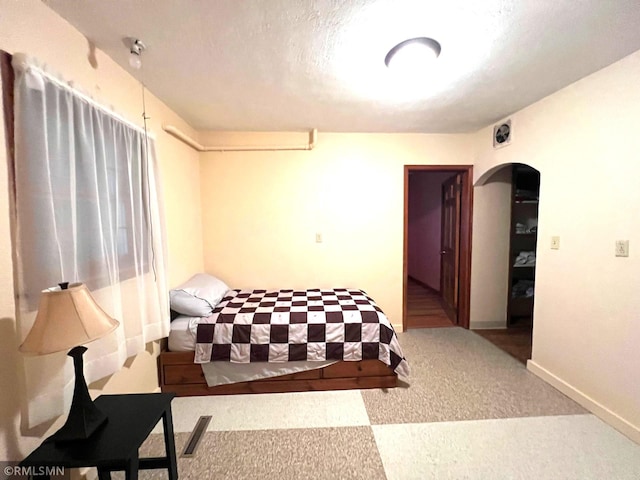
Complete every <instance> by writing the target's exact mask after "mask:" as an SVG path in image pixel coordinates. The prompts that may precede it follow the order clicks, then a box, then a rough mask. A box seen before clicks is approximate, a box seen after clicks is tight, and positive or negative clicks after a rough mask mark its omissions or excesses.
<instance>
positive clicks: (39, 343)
mask: <svg viewBox="0 0 640 480" xmlns="http://www.w3.org/2000/svg"><path fill="white" fill-rule="evenodd" d="M118 325H119V322H118V321H117V320H115V319H113V318H111V317H110V316H109V315H107V314H106V313H105V312H104V310H102V309H101V308H100V306H99V305H98V304H97V303H96V302H95V300H94V299H93V297H92V296H91V293H89V290H88V289H87V287H86V286H85V285H84V284H83V283H72V284H70V285H69V288H67V289H61V288H60V287H53V288H48V289H46V290H43V291H42V294H41V295H40V304H39V306H38V314H37V316H36V321H35V322H34V324H33V327H31V330H30V331H29V334H28V335H27V338H26V339H25V340H24V342H23V344H22V345H20V351H21V352H24V353H30V354H34V355H46V354H47V353H54V352H60V351H63V350H68V349H70V348H73V347H77V346H79V345H84V344H85V343H89V342H91V341H93V340H96V339H98V338H100V337H102V336H104V335H106V334H108V333H110V332H112V331H114V330H115V329H116V328H117V327H118Z"/></svg>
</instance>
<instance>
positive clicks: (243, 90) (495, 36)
mask: <svg viewBox="0 0 640 480" xmlns="http://www.w3.org/2000/svg"><path fill="white" fill-rule="evenodd" d="M44 1H45V3H46V4H47V5H49V6H50V7H51V8H52V9H53V10H55V11H56V12H58V14H60V15H61V16H62V17H64V18H65V19H67V20H68V21H69V22H70V23H71V24H72V25H74V26H75V27H76V28H77V29H78V30H80V32H82V33H83V34H84V35H85V36H86V37H87V38H88V39H89V40H90V41H92V42H93V43H94V44H95V45H96V46H97V47H98V48H100V49H101V50H103V51H104V52H106V53H107V54H108V55H109V56H111V57H112V58H113V59H114V60H115V61H116V62H118V63H120V64H121V65H122V66H123V67H125V68H127V69H129V70H131V68H130V67H129V65H128V62H127V56H128V50H127V49H126V48H125V46H124V44H123V38H125V37H138V38H140V39H142V40H143V41H144V42H145V43H146V44H147V46H148V48H147V51H146V52H144V54H143V69H142V71H135V70H131V72H132V74H133V75H134V76H135V77H137V78H139V79H141V80H143V81H144V83H145V84H146V85H147V87H148V89H149V90H150V91H152V92H153V93H154V94H155V95H156V96H158V97H159V98H161V99H162V100H163V101H164V102H165V103H166V104H167V105H169V106H170V107H171V108H172V109H173V110H175V111H176V112H177V113H178V114H180V115H181V116H182V117H183V118H184V119H185V120H186V121H187V122H188V123H190V124H191V125H192V126H193V127H195V128H197V129H203V130H243V131H297V130H307V129H311V128H317V129H319V130H320V131H333V132H467V131H474V130H477V129H479V128H481V127H484V126H486V125H489V124H491V123H494V122H496V121H498V120H500V119H501V118H503V117H505V116H507V115H509V114H511V113H513V112H515V111H517V110H519V109H521V108H522V107H524V106H526V105H529V104H531V103H533V102H535V101H536V100H538V99H540V98H543V97H545V96H546V95H549V94H550V93H552V92H554V91H556V90H558V89H560V88H562V87H564V86H566V85H568V84H570V83H572V82H574V81H575V80H578V79H579V78H582V77H584V76H586V75H588V74H590V73H592V72H594V71H596V70H598V69H600V68H602V67H604V66H606V65H609V64H611V63H613V62H615V61H617V60H619V59H620V58H622V57H624V56H626V55H628V54H630V53H632V52H634V51H636V50H638V49H640V27H639V25H640V1H639V0H511V1H509V0H482V1H478V0H441V1H437V2H436V1H430V0H414V1H409V0H349V1H345V0H209V1H206V0H182V1H177V0H109V1H79V0H44ZM417 36H428V37H432V38H435V39H436V40H438V41H439V42H440V43H441V45H442V53H441V54H440V57H439V59H438V60H437V62H436V65H435V68H434V71H433V73H432V75H431V76H429V77H428V78H426V79H421V80H420V81H418V82H416V81H407V80H406V79H404V80H403V79H400V78H395V77H394V76H393V75H392V74H391V72H390V71H388V69H387V68H386V67H385V65H384V57H385V55H386V53H387V51H388V50H389V49H390V48H391V47H393V46H394V45H395V44H397V43H399V42H400V41H402V40H405V39H407V38H412V37H417Z"/></svg>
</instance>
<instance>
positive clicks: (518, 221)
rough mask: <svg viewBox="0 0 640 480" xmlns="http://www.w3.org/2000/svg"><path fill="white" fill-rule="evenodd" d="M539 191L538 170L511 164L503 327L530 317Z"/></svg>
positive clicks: (533, 283) (524, 321)
mask: <svg viewBox="0 0 640 480" xmlns="http://www.w3.org/2000/svg"><path fill="white" fill-rule="evenodd" d="M539 194H540V174H539V172H538V171H537V170H535V169H533V168H531V167H528V166H526V165H520V164H518V165H514V166H513V177H512V189H511V230H510V232H511V233H510V248H509V262H510V263H509V299H508V302H507V326H514V325H516V324H524V323H527V322H531V321H532V318H533V302H534V299H535V272H536V257H535V255H536V245H537V237H538V236H537V226H538V201H539Z"/></svg>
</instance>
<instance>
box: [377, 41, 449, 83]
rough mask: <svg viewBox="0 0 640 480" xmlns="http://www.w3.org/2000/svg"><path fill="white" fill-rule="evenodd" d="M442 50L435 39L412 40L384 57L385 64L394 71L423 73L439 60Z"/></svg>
mask: <svg viewBox="0 0 640 480" xmlns="http://www.w3.org/2000/svg"><path fill="white" fill-rule="evenodd" d="M441 49H442V48H441V47H440V44H439V43H438V42H437V41H435V40H434V39H433V38H427V37H417V38H410V39H409V40H405V41H404V42H400V43H399V44H398V45H396V46H395V47H393V48H392V49H391V50H389V53H387V56H386V57H384V63H385V65H386V66H387V67H388V68H390V69H392V70H394V71H401V72H406V73H410V74H415V73H421V72H425V71H426V70H427V69H428V68H429V66H430V64H431V63H432V62H433V61H434V60H435V59H436V58H438V56H439V55H440V51H441Z"/></svg>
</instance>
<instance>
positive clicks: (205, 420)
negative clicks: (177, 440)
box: [181, 415, 211, 458]
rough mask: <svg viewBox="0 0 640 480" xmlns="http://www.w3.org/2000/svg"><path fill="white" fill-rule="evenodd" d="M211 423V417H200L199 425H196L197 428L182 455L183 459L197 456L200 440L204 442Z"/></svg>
mask: <svg viewBox="0 0 640 480" xmlns="http://www.w3.org/2000/svg"><path fill="white" fill-rule="evenodd" d="M210 421H211V416H210V415H209V416H205V417H200V418H199V419H198V423H196V426H195V428H194V429H193V432H191V435H190V436H189V440H188V441H187V444H186V445H185V447H184V450H183V451H182V455H181V456H182V457H184V458H189V457H193V456H194V455H195V453H196V449H197V448H198V445H199V444H200V440H202V435H204V432H206V431H207V426H208V425H209V422H210Z"/></svg>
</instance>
